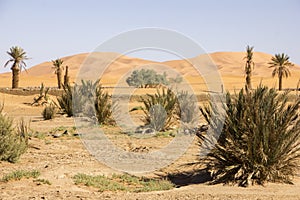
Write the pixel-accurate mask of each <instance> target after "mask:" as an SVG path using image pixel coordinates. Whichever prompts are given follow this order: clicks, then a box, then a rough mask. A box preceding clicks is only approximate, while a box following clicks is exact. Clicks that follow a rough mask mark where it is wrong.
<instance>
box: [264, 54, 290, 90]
mask: <svg viewBox="0 0 300 200" xmlns="http://www.w3.org/2000/svg"><path fill="white" fill-rule="evenodd" d="M289 59H290V57H289V56H288V55H286V54H284V53H282V54H275V56H273V57H272V58H271V62H269V63H268V64H269V65H270V67H269V68H271V67H274V70H273V72H272V76H273V77H274V76H276V74H277V75H278V80H279V90H282V77H286V78H287V77H289V76H291V72H290V70H289V67H291V66H293V65H294V64H293V63H291V62H290V61H289Z"/></svg>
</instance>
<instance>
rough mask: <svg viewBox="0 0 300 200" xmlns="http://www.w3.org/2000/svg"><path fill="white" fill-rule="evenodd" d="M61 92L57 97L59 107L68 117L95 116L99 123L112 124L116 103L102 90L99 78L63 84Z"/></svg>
mask: <svg viewBox="0 0 300 200" xmlns="http://www.w3.org/2000/svg"><path fill="white" fill-rule="evenodd" d="M63 90H64V92H63V94H62V95H61V96H60V97H58V98H57V101H58V103H59V107H60V108H61V109H62V111H63V112H65V113H66V114H67V115H68V116H69V117H71V116H85V117H89V118H91V119H93V118H96V119H97V121H98V123H99V124H114V120H113V119H112V112H113V109H116V107H117V106H116V104H114V103H113V102H112V101H111V96H110V95H109V94H108V93H107V92H106V91H104V88H103V87H102V86H101V85H100V84H99V80H98V81H95V82H92V81H84V80H82V82H81V85H78V84H75V85H74V86H73V87H71V86H70V85H63Z"/></svg>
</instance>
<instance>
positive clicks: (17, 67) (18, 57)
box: [4, 46, 29, 88]
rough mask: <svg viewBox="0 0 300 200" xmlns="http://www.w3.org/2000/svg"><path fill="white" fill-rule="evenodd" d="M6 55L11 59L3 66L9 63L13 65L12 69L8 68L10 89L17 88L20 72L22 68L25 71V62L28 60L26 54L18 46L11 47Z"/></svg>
mask: <svg viewBox="0 0 300 200" xmlns="http://www.w3.org/2000/svg"><path fill="white" fill-rule="evenodd" d="M7 54H8V55H9V56H10V57H11V58H10V59H9V60H8V61H7V62H6V63H5V65H4V67H6V66H7V65H8V64H9V63H11V62H12V63H13V64H12V67H11V68H10V69H11V71H12V88H18V87H19V81H20V72H21V70H22V68H24V69H25V70H26V68H25V67H26V63H25V62H24V61H25V60H28V59H29V58H28V57H27V56H26V52H25V51H24V49H22V48H21V47H18V46H13V47H11V48H10V49H9V51H7Z"/></svg>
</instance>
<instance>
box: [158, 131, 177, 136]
mask: <svg viewBox="0 0 300 200" xmlns="http://www.w3.org/2000/svg"><path fill="white" fill-rule="evenodd" d="M175 136H176V133H175V132H174V131H164V132H156V134H155V137H175Z"/></svg>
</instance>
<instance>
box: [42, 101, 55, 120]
mask: <svg viewBox="0 0 300 200" xmlns="http://www.w3.org/2000/svg"><path fill="white" fill-rule="evenodd" d="M56 112H57V110H56V106H55V105H53V104H50V105H47V106H46V107H45V108H44V110H43V112H42V115H43V118H44V119H45V120H49V119H53V118H54V117H55V114H56Z"/></svg>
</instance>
